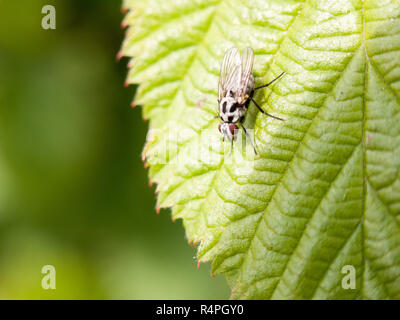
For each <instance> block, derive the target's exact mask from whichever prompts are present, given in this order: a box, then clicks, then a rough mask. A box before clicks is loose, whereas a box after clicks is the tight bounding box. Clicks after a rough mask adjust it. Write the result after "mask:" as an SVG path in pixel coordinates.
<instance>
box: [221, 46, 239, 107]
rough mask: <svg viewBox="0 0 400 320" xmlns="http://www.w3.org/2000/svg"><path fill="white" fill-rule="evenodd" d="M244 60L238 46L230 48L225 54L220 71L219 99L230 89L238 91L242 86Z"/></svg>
mask: <svg viewBox="0 0 400 320" xmlns="http://www.w3.org/2000/svg"><path fill="white" fill-rule="evenodd" d="M241 74H242V62H241V59H240V53H239V50H238V48H231V49H229V50H228V51H227V52H226V53H225V56H224V59H223V60H222V64H221V70H220V73H219V83H218V100H219V101H220V100H221V99H222V98H223V97H224V96H225V95H226V93H227V92H228V91H232V92H234V93H236V92H237V90H238V88H239V86H240V80H241Z"/></svg>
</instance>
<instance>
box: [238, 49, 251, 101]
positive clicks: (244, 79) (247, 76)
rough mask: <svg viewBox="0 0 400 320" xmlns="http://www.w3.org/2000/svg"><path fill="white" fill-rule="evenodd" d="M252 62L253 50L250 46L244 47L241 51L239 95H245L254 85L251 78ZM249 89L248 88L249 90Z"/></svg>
mask: <svg viewBox="0 0 400 320" xmlns="http://www.w3.org/2000/svg"><path fill="white" fill-rule="evenodd" d="M253 63H254V52H253V49H251V48H246V49H244V50H243V52H242V62H241V64H242V72H241V79H240V91H239V92H238V93H239V95H242V96H244V95H246V94H248V93H249V92H248V91H249V88H251V89H252V87H253V86H254V78H253ZM251 89H250V90H251Z"/></svg>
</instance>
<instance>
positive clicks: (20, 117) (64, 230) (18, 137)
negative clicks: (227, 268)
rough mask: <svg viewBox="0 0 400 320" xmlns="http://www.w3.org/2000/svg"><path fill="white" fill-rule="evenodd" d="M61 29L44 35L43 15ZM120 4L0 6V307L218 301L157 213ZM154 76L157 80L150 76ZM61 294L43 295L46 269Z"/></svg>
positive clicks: (219, 290)
mask: <svg viewBox="0 0 400 320" xmlns="http://www.w3.org/2000/svg"><path fill="white" fill-rule="evenodd" d="M46 4H52V5H54V6H55V8H56V11H57V29H56V30H43V29H42V28H41V20H42V17H43V15H42V13H41V9H42V6H43V5H46ZM120 7H121V2H120V1H115V0H103V1H101V0H86V1H85V0H60V1H51V0H47V1H42V0H23V1H14V0H0V298H1V299H28V298H30V299H61V298H62V299H218V298H220V299H225V298H228V297H229V289H228V286H227V284H226V282H225V279H224V278H223V277H222V276H217V277H216V278H214V279H213V278H211V276H210V265H202V266H201V267H200V269H199V270H197V267H196V264H197V262H196V260H195V254H196V252H195V249H194V248H192V247H190V246H189V245H188V243H187V240H186V239H185V233H184V230H183V227H182V223H181V222H180V221H176V222H175V223H172V222H171V217H170V213H169V211H167V210H164V211H162V212H161V214H160V215H159V216H157V215H156V213H155V196H154V187H153V188H149V187H148V179H147V172H146V170H145V169H144V168H143V163H142V162H141V159H140V158H141V150H142V147H143V145H144V141H145V136H146V130H147V123H145V122H144V121H143V120H142V118H141V110H140V109H139V108H136V109H131V108H130V107H129V105H130V103H131V100H132V98H133V95H134V90H135V89H134V88H132V87H130V88H124V87H123V83H124V78H125V76H126V73H127V69H126V64H127V61H126V60H123V61H122V62H119V63H118V62H117V61H116V59H115V55H116V53H117V52H118V51H119V48H120V46H121V42H122V39H123V36H124V31H123V30H122V29H121V27H120V23H121V21H122V14H121V9H120ZM154 76H157V75H154ZM48 264H50V265H54V266H55V268H56V272H57V273H56V286H57V289H56V290H44V289H42V287H41V281H42V277H43V276H44V275H43V274H42V273H41V269H42V267H43V266H44V265H48Z"/></svg>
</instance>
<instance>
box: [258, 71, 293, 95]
mask: <svg viewBox="0 0 400 320" xmlns="http://www.w3.org/2000/svg"><path fill="white" fill-rule="evenodd" d="M284 74H285V71H284V72H282V73H281V74H280V75H279V76H277V77H276V78H275V79H274V80H272V81H270V82H268V83H267V84H264V85H262V86H259V87H257V88H254V91H255V90H258V89H262V88H266V87H268V86H270V85H271V84H273V83H274V82H275V81H276V80H278V79H279V78H280V77H282V76H283V75H284Z"/></svg>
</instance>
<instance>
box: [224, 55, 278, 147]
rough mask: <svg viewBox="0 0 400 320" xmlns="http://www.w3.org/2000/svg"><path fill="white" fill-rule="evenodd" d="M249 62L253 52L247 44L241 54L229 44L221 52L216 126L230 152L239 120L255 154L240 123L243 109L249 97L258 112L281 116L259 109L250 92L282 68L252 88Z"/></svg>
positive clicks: (251, 61) (252, 78) (247, 105)
mask: <svg viewBox="0 0 400 320" xmlns="http://www.w3.org/2000/svg"><path fill="white" fill-rule="evenodd" d="M253 62H254V53H253V49H251V48H246V49H244V50H243V52H242V54H240V52H239V49H238V48H231V49H229V50H228V51H227V52H226V53H225V56H224V59H223V60H222V65H221V71H220V75H219V83H218V105H219V118H220V119H221V121H222V123H220V124H219V126H218V130H219V132H220V133H221V134H222V137H223V140H225V138H226V139H228V140H229V141H231V152H232V148H233V141H236V137H237V136H236V134H237V132H238V131H239V127H238V124H239V125H240V126H241V127H242V128H243V131H244V133H245V134H246V137H247V138H248V139H249V140H250V143H251V145H252V147H253V149H254V153H255V154H257V151H256V148H255V147H254V144H253V142H252V141H251V137H250V135H249V134H248V133H247V130H246V128H245V127H244V126H243V122H244V118H245V115H246V111H247V109H248V107H249V104H250V102H251V101H252V102H253V103H254V104H255V106H256V107H257V108H258V110H260V112H261V113H263V114H265V115H267V116H270V117H272V118H274V119H278V120H281V121H283V119H281V118H279V117H276V116H273V115H272V114H269V113H267V112H265V111H264V110H263V109H261V107H260V106H259V105H258V104H257V103H256V102H255V101H254V99H253V95H254V92H255V91H256V90H258V89H262V88H266V87H268V86H269V85H271V84H272V83H274V82H275V81H276V80H278V79H279V78H280V77H282V76H283V75H284V74H285V72H282V73H281V74H280V75H279V76H278V77H276V78H275V79H274V80H272V81H271V82H269V83H267V84H264V85H262V86H259V87H256V88H254V76H253Z"/></svg>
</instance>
